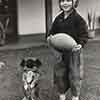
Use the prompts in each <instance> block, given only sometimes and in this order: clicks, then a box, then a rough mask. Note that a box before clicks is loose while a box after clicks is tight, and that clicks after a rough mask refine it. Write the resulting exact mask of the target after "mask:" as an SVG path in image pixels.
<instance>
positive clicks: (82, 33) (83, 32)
mask: <svg viewBox="0 0 100 100" xmlns="http://www.w3.org/2000/svg"><path fill="white" fill-rule="evenodd" d="M77 28H78V40H77V43H78V44H81V45H82V47H84V45H85V44H86V43H87V41H88V27H87V25H86V22H85V21H84V20H82V19H81V20H80V22H79V25H78V26H77Z"/></svg>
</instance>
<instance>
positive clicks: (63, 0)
mask: <svg viewBox="0 0 100 100" xmlns="http://www.w3.org/2000/svg"><path fill="white" fill-rule="evenodd" d="M65 1H67V2H70V1H72V0H61V2H65Z"/></svg>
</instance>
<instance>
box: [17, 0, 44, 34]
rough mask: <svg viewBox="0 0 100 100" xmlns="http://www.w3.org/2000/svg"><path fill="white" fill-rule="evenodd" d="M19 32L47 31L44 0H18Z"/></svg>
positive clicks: (34, 32)
mask: <svg viewBox="0 0 100 100" xmlns="http://www.w3.org/2000/svg"><path fill="white" fill-rule="evenodd" d="M18 32H19V34H21V35H25V34H36V33H44V32H45V9H44V0H18Z"/></svg>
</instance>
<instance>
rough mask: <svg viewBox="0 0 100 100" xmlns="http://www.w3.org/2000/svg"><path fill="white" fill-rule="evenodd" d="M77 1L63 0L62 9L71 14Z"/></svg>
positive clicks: (61, 2)
mask: <svg viewBox="0 0 100 100" xmlns="http://www.w3.org/2000/svg"><path fill="white" fill-rule="evenodd" d="M74 1H75V0H61V1H60V7H61V9H62V10H63V11H65V12H70V11H71V10H72V8H73V2H74Z"/></svg>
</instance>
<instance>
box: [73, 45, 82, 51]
mask: <svg viewBox="0 0 100 100" xmlns="http://www.w3.org/2000/svg"><path fill="white" fill-rule="evenodd" d="M81 48H82V45H81V44H78V45H76V46H74V47H73V48H72V51H78V50H80V49H81Z"/></svg>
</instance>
